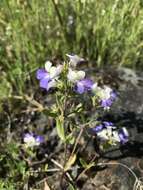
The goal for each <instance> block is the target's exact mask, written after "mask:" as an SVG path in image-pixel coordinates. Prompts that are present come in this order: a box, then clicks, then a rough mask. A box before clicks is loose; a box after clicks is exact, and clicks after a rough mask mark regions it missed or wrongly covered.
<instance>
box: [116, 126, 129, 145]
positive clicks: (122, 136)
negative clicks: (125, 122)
mask: <svg viewBox="0 0 143 190" xmlns="http://www.w3.org/2000/svg"><path fill="white" fill-rule="evenodd" d="M118 135H119V138H120V142H121V143H122V144H125V143H126V142H128V140H129V134H128V131H127V129H126V128H122V129H120V130H119V134H118Z"/></svg>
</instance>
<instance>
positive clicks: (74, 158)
mask: <svg viewBox="0 0 143 190" xmlns="http://www.w3.org/2000/svg"><path fill="white" fill-rule="evenodd" d="M75 161H76V154H73V155H71V157H70V158H69V160H68V162H67V163H66V165H65V168H64V170H65V171H67V170H68V169H70V167H71V166H72V165H73V164H74V163H75Z"/></svg>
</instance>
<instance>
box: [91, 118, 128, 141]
mask: <svg viewBox="0 0 143 190" xmlns="http://www.w3.org/2000/svg"><path fill="white" fill-rule="evenodd" d="M91 132H92V134H94V135H97V137H98V139H100V140H101V141H104V142H105V141H111V142H112V143H113V144H116V143H117V142H118V143H121V144H125V143H126V142H128V140H129V133H128V131H127V129H126V128H125V127H123V128H121V129H119V130H117V128H116V127H115V126H114V125H113V123H112V122H107V121H104V122H103V123H102V124H100V125H98V126H96V127H94V128H91Z"/></svg>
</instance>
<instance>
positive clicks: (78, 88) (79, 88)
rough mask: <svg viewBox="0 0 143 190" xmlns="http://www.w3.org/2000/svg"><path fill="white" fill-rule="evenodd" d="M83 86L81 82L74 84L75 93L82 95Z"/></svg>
mask: <svg viewBox="0 0 143 190" xmlns="http://www.w3.org/2000/svg"><path fill="white" fill-rule="evenodd" d="M84 90H85V88H84V85H83V84H82V83H81V82H77V84H76V92H77V93H79V94H83V93H84Z"/></svg>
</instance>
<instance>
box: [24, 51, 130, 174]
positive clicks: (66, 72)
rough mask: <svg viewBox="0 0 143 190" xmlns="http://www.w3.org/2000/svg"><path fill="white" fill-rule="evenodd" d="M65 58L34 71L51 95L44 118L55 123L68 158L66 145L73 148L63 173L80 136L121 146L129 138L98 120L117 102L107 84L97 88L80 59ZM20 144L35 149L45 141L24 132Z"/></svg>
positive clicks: (76, 149)
mask: <svg viewBox="0 0 143 190" xmlns="http://www.w3.org/2000/svg"><path fill="white" fill-rule="evenodd" d="M67 57H68V58H69V61H68V62H64V63H63V64H60V65H56V66H55V65H53V64H52V62H50V61H47V62H46V63H45V66H44V68H41V69H38V70H37V72H36V78H37V79H38V80H39V85H40V87H41V88H42V89H44V90H45V91H47V96H48V95H49V96H50V94H51V95H52V98H53V105H51V104H50V106H49V105H48V106H47V107H46V106H45V110H46V111H47V112H46V113H47V116H50V117H53V120H54V121H55V123H56V129H57V134H58V136H59V138H60V139H61V141H62V142H63V143H64V144H65V146H64V147H65V156H67V154H66V152H67V147H68V146H67V145H68V144H71V146H73V149H72V151H71V154H70V155H68V158H65V162H64V165H63V166H60V167H62V168H63V171H64V172H67V171H68V170H69V169H70V168H71V166H72V165H73V164H74V163H75V161H76V154H77V152H78V147H79V146H80V139H81V137H82V136H83V138H84V136H85V135H87V136H88V137H89V138H92V137H93V138H94V139H96V141H97V142H98V145H99V146H100V144H101V145H111V146H113V145H116V144H121V145H123V144H125V143H127V142H128V139H129V134H128V131H127V129H126V128H125V127H122V128H119V129H118V128H117V127H116V126H115V125H114V124H113V123H112V122H110V121H103V120H102V121H100V120H99V118H101V117H99V116H101V112H102V110H103V112H104V113H105V112H109V111H110V108H111V106H112V104H113V103H114V102H115V101H116V99H117V93H116V91H115V90H113V89H112V88H111V87H109V86H107V85H102V86H101V85H99V84H98V82H97V81H94V80H93V79H91V78H90V77H88V75H87V74H88V73H85V71H84V70H80V69H79V68H80V65H82V63H85V61H84V59H83V58H80V57H79V56H77V55H69V54H67ZM23 142H24V144H25V145H26V147H30V148H34V147H37V146H39V145H40V144H41V143H44V138H43V137H42V136H39V135H37V134H36V135H35V134H33V133H26V134H25V135H24V137H23ZM85 147H86V146H85ZM100 147H108V146H100ZM54 163H56V162H55V161H54ZM82 163H83V161H81V164H82ZM83 165H84V166H85V164H83ZM89 166H90V167H91V166H92V164H91V165H88V164H87V167H88V168H90V167H89Z"/></svg>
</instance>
